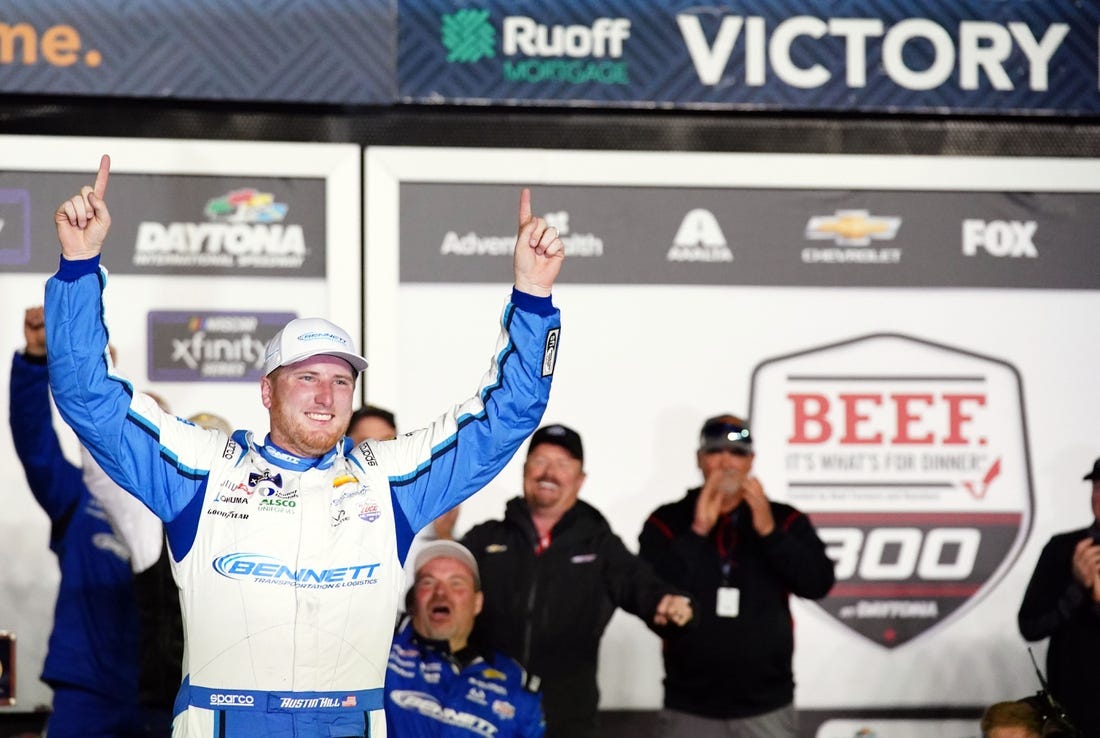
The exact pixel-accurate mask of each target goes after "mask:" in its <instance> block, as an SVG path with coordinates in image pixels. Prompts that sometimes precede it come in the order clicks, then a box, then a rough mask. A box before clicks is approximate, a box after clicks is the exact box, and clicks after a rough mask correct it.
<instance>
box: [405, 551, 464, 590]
mask: <svg viewBox="0 0 1100 738" xmlns="http://www.w3.org/2000/svg"><path fill="white" fill-rule="evenodd" d="M439 558H444V559H455V560H457V561H460V562H462V563H463V564H465V565H466V566H467V567H468V568H469V569H470V573H471V574H473V575H474V585H475V586H477V588H478V589H481V572H480V571H478V568H477V559H475V558H474V555H473V554H472V553H470V549H468V548H466V547H465V546H463V545H462V544H461V543H459V542H458V541H448V540H435V541H431V542H430V543H425V544H424V546H423V547H422V548H421V549H420V550H419V551H418V552H417V554H416V560H415V561H414V562H413V572H414V573H419V572H420V570H421V569H422V568H423V567H424V565H425V564H427V563H428V562H429V561H431V560H432V559H439Z"/></svg>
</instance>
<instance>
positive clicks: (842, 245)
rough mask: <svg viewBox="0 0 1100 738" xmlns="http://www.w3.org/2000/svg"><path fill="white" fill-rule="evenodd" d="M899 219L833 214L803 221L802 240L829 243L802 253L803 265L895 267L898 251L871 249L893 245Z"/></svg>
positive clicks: (864, 213) (860, 213)
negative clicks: (888, 242) (876, 265)
mask: <svg viewBox="0 0 1100 738" xmlns="http://www.w3.org/2000/svg"><path fill="white" fill-rule="evenodd" d="M899 228H901V218H899V217H897V216H894V215H872V214H871V213H870V211H868V210H837V211H836V212H835V213H833V214H832V215H814V216H811V217H810V219H809V220H808V221H806V233H805V236H806V238H807V239H809V240H811V241H832V244H833V245H831V246H816V247H806V248H804V249H802V261H803V263H805V264H896V263H898V262H899V261H901V249H900V248H897V247H892V246H873V244H874V243H875V242H877V241H893V240H894V237H895V236H897V235H898V229H899Z"/></svg>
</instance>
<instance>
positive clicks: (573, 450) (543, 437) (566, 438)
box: [527, 424, 584, 463]
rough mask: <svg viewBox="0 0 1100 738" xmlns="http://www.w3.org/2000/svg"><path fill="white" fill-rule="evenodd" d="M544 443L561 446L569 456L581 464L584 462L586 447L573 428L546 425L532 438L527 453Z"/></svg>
mask: <svg viewBox="0 0 1100 738" xmlns="http://www.w3.org/2000/svg"><path fill="white" fill-rule="evenodd" d="M543 443H552V444H554V445H555V446H561V447H562V448H564V449H565V450H566V451H568V452H569V455H570V456H572V457H573V458H574V459H576V460H577V461H580V462H581V463H583V462H584V447H583V446H582V445H581V436H580V434H579V433H577V431H575V430H573V429H572V428H566V427H565V426H564V425H560V424H554V425H544V426H543V427H541V428H539V429H538V430H537V431H535V433H534V435H532V436H531V445H529V446H528V447H527V453H528V454H530V453H531V452H532V451H534V450H535V446H538V445H540V444H543Z"/></svg>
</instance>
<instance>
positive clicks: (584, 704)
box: [463, 425, 692, 738]
mask: <svg viewBox="0 0 1100 738" xmlns="http://www.w3.org/2000/svg"><path fill="white" fill-rule="evenodd" d="M584 478H585V474H584V449H583V447H582V445H581V437H580V435H578V434H577V432H576V431H574V430H572V429H570V428H566V427H565V426H563V425H549V426H545V427H543V428H540V429H539V430H537V431H535V434H534V435H533V436H531V443H530V445H529V446H528V450H527V460H526V461H525V462H524V466H523V497H517V498H514V499H512V500H510V501H509V502H508V505H507V509H506V511H505V515H504V520H494V521H489V522H486V523H482V524H481V525H478V526H476V527H475V528H473V529H472V530H471V531H470V532H469V533H468V534H467V535H466V537H465V538H464V539H463V543H465V544H466V546H467V547H468V548H469V549H470V551H472V552H473V554H474V556H475V557H476V558H477V562H478V566H479V567H480V570H481V580H482V589H483V591H484V593H485V605H484V608H483V609H482V611H481V614H480V615H479V616H478V619H477V626H476V630H475V632H474V637H475V639H476V640H477V642H478V643H481V644H482V645H485V646H489V647H492V648H496V649H499V650H501V651H504V652H505V653H507V654H508V655H510V656H512V657H513V658H515V659H516V660H518V661H519V662H520V663H521V664H522V665H523V666H524V667H525V668H526V669H527V670H528V671H529V672H531V673H532V674H535V675H537V676H539V677H541V679H542V693H543V711H544V712H545V715H546V738H593V737H594V736H597V735H598V734H599V728H598V724H597V708H598V705H599V690H598V688H597V686H596V666H597V661H598V651H599V645H600V638H601V636H602V635H603V631H604V629H605V628H606V627H607V623H608V621H609V620H610V619H611V615H612V614H613V613H614V612H615V608H617V607H621V608H623V609H624V610H626V611H627V612H630V613H632V614H634V615H637V616H638V617H640V618H642V619H643V620H645V621H646V622H647V623H650V624H652V625H655V626H681V625H683V624H685V623H687V622H688V621H689V620H691V617H692V609H691V601H690V600H689V599H688V598H686V597H684V596H682V595H680V594H678V593H677V592H676V590H675V589H674V588H673V587H671V586H669V585H668V584H666V583H665V582H664V581H662V580H661V579H660V578H659V577H658V576H657V575H656V574H654V573H653V570H652V569H651V568H650V567H649V565H647V564H646V563H645V562H643V561H641V560H640V559H638V558H637V557H636V556H634V555H633V554H632V553H630V552H629V551H628V550H627V549H626V547H625V546H624V545H623V542H622V541H621V540H620V539H619V537H618V536H616V535H615V534H614V533H613V532H612V531H611V527H610V526H609V525H608V524H607V521H606V520H605V519H604V517H603V515H601V514H600V513H599V511H598V510H596V508H594V507H592V506H591V505H589V504H588V503H586V502H582V501H580V500H578V499H577V496H578V494H579V492H580V488H581V485H582V484H583V483H584Z"/></svg>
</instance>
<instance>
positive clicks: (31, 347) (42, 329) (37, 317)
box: [23, 305, 46, 356]
mask: <svg viewBox="0 0 1100 738" xmlns="http://www.w3.org/2000/svg"><path fill="white" fill-rule="evenodd" d="M23 338H25V339H26V341H27V348H26V349H24V350H23V353H24V354H26V355H27V356H45V355H46V312H45V311H44V310H43V309H42V306H41V305H39V306H38V307H32V308H27V312H26V313H25V314H24V315H23Z"/></svg>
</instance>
